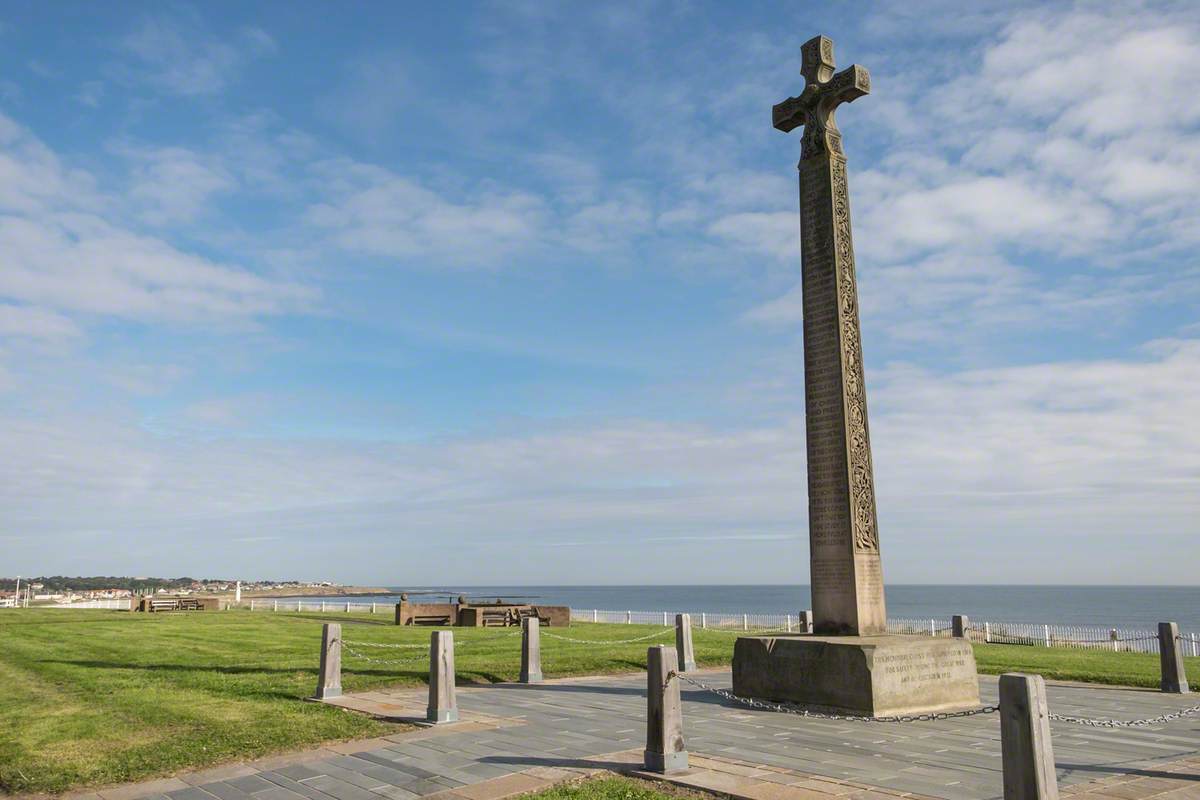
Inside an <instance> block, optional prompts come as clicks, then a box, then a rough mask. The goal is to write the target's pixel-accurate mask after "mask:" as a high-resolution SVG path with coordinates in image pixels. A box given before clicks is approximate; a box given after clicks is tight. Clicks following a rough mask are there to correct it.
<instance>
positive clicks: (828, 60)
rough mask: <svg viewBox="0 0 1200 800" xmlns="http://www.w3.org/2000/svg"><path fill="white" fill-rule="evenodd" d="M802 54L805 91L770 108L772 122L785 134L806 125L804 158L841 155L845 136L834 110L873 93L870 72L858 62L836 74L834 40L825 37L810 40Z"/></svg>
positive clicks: (801, 151) (801, 152)
mask: <svg viewBox="0 0 1200 800" xmlns="http://www.w3.org/2000/svg"><path fill="white" fill-rule="evenodd" d="M800 53H801V59H802V62H801V67H800V73H801V74H802V75H804V79H805V81H806V83H805V86H804V91H803V92H801V93H800V96H799V97H789V98H788V99H787V100H784V101H783V102H782V103H779V104H777V105H776V106H774V107H773V108H772V109H771V111H772V114H771V121H772V124H773V125H774V126H775V127H776V128H778V129H779V130H781V131H784V132H785V133H786V132H788V131H791V130H794V129H796V128H798V127H800V126H801V125H803V126H804V138H803V140H802V142H801V146H800V158H801V160H804V159H806V158H811V157H813V156H819V155H823V154H825V153H836V154H838V155H841V153H842V135H841V134H840V133H839V132H838V129H837V123H836V122H835V120H834V116H833V113H834V112H835V111H836V110H837V107H838V106H840V105H841V104H842V103H850V102H853V101H854V100H857V99H858V98H860V97H862V96H863V95H864V94H870V92H871V75H870V73H868V72H867V68H866V67H860V66H859V65H858V64H854V65H852V66H849V67H847V68H846V69H844V70H842V71H841V72H839V73H837V74H836V75H835V74H834V72H833V68H834V61H833V40H832V39H829V38H827V37H825V36H817V37H816V38H814V39H809V40H808V41H807V42H805V43H804V46H803V47H802V48H800Z"/></svg>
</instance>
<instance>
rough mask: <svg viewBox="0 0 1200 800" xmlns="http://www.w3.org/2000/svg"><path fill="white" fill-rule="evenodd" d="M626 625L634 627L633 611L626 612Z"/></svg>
mask: <svg viewBox="0 0 1200 800" xmlns="http://www.w3.org/2000/svg"><path fill="white" fill-rule="evenodd" d="M625 624H626V625H632V624H633V612H632V611H626V612H625Z"/></svg>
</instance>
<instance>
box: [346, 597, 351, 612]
mask: <svg viewBox="0 0 1200 800" xmlns="http://www.w3.org/2000/svg"><path fill="white" fill-rule="evenodd" d="M346 613H347V614H349V613H350V601H349V600H347V601H346Z"/></svg>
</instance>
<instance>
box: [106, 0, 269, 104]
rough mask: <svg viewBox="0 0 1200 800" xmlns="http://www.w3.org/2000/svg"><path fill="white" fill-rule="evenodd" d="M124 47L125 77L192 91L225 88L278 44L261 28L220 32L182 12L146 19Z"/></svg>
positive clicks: (168, 89) (177, 91)
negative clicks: (208, 27) (221, 33)
mask: <svg viewBox="0 0 1200 800" xmlns="http://www.w3.org/2000/svg"><path fill="white" fill-rule="evenodd" d="M119 50H120V52H122V53H123V54H124V55H125V56H126V57H127V60H126V62H125V63H124V64H123V65H122V66H121V68H120V69H119V71H118V74H119V75H120V76H122V77H125V78H127V79H132V80H138V81H142V82H145V83H146V84H148V85H150V86H153V87H156V88H158V89H162V90H164V91H166V92H169V93H171V94H177V95H185V96H187V95H203V94H213V93H216V92H220V91H221V90H223V89H224V88H225V87H226V85H228V84H229V82H230V81H232V80H233V78H234V77H235V76H236V74H237V72H238V70H239V69H241V68H242V67H243V66H244V65H245V64H247V63H248V62H249V61H251V60H253V59H254V58H259V57H263V56H269V55H272V54H274V53H275V52H276V50H277V45H276V44H275V40H274V39H273V38H272V37H271V36H270V34H268V33H267V32H266V31H264V30H262V29H260V28H255V27H243V28H241V29H240V30H238V31H236V32H235V33H234V34H233V35H232V36H229V37H220V36H217V35H215V34H212V33H210V32H208V31H207V30H205V29H204V26H203V25H202V24H201V23H200V21H199V19H198V18H197V17H196V15H194V14H187V13H184V12H182V11H179V12H178V13H175V14H173V15H156V16H151V17H147V18H145V19H143V20H142V21H141V22H140V23H139V24H138V25H137V26H136V27H135V28H134V29H133V30H131V31H130V32H129V33H128V34H126V35H125V36H124V38H122V39H121V41H120V44H119Z"/></svg>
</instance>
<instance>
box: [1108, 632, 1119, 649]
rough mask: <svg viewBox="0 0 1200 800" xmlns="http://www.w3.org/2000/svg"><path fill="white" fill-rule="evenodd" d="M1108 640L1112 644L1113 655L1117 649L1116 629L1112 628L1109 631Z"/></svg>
mask: <svg viewBox="0 0 1200 800" xmlns="http://www.w3.org/2000/svg"><path fill="white" fill-rule="evenodd" d="M1108 638H1110V639H1112V643H1113V652H1114V653H1115V652H1117V650H1118V649H1119V648H1118V647H1117V629H1116V628H1113V629H1112V630H1110V631H1109V632H1108Z"/></svg>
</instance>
